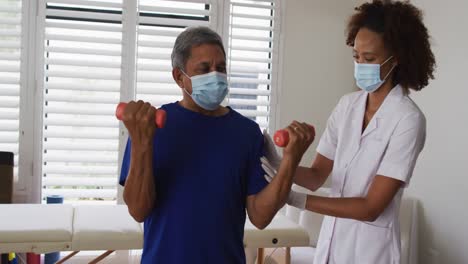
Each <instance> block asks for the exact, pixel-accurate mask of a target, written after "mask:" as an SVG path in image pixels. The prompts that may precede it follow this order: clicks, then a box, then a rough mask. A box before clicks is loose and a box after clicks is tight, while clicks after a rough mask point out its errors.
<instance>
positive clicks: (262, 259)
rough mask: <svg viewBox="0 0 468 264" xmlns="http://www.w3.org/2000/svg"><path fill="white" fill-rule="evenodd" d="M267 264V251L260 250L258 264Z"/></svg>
mask: <svg viewBox="0 0 468 264" xmlns="http://www.w3.org/2000/svg"><path fill="white" fill-rule="evenodd" d="M264 263H265V249H264V248H259V249H258V251H257V264H264Z"/></svg>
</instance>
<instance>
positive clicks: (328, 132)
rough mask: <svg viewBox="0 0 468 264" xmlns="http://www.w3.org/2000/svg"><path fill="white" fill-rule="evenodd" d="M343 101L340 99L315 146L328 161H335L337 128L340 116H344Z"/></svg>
mask: <svg viewBox="0 0 468 264" xmlns="http://www.w3.org/2000/svg"><path fill="white" fill-rule="evenodd" d="M343 101H344V100H343V98H342V99H341V100H340V102H339V103H338V104H337V105H336V107H335V109H334V110H333V112H332V114H331V115H330V117H329V118H328V121H327V126H326V128H325V132H323V135H322V137H321V138H320V141H319V144H318V146H317V152H318V153H320V154H321V155H323V156H324V157H326V158H327V159H329V160H335V154H336V148H337V146H338V126H339V123H340V119H341V116H343V114H344V110H343V109H344V105H343V104H344V103H343Z"/></svg>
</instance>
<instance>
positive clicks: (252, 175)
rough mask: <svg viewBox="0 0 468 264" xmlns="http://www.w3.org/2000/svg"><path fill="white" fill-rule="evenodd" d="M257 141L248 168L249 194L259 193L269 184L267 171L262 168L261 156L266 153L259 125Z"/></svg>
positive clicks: (256, 135)
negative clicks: (266, 175)
mask: <svg viewBox="0 0 468 264" xmlns="http://www.w3.org/2000/svg"><path fill="white" fill-rule="evenodd" d="M256 130H257V131H256V134H255V141H254V144H253V147H252V149H251V155H250V158H249V164H248V168H247V195H254V194H257V193H259V192H260V191H261V190H263V188H265V187H266V186H267V185H268V182H267V181H266V180H265V177H264V176H265V171H264V170H263V169H262V163H261V161H260V158H261V157H262V156H263V155H264V153H263V152H264V150H263V134H262V132H261V131H260V128H259V127H258V126H257V129H256Z"/></svg>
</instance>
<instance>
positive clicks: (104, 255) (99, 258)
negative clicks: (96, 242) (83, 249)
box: [89, 250, 115, 264]
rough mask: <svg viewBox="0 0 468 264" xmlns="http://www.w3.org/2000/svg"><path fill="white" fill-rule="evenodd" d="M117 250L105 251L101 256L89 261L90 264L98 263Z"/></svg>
mask: <svg viewBox="0 0 468 264" xmlns="http://www.w3.org/2000/svg"><path fill="white" fill-rule="evenodd" d="M114 251H115V250H108V251H106V252H105V253H103V254H102V255H100V256H99V257H97V258H95V259H93V260H92V261H91V262H89V264H96V263H98V262H99V261H101V260H103V259H105V258H106V257H107V256H109V255H110V254H112V252H114Z"/></svg>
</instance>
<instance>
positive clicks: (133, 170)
mask: <svg viewBox="0 0 468 264" xmlns="http://www.w3.org/2000/svg"><path fill="white" fill-rule="evenodd" d="M151 145H152V144H151ZM152 161H153V148H152V147H145V148H138V147H135V148H132V154H131V161H130V171H129V174H128V177H127V180H126V182H125V188H124V194H123V195H124V200H125V203H126V204H127V206H128V208H129V212H130V214H131V215H132V216H133V218H135V220H137V221H139V222H142V221H143V220H144V219H145V218H146V216H147V215H148V214H149V213H150V212H151V210H152V209H153V207H154V203H155V199H156V191H155V186H154V177H153V162H152Z"/></svg>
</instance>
